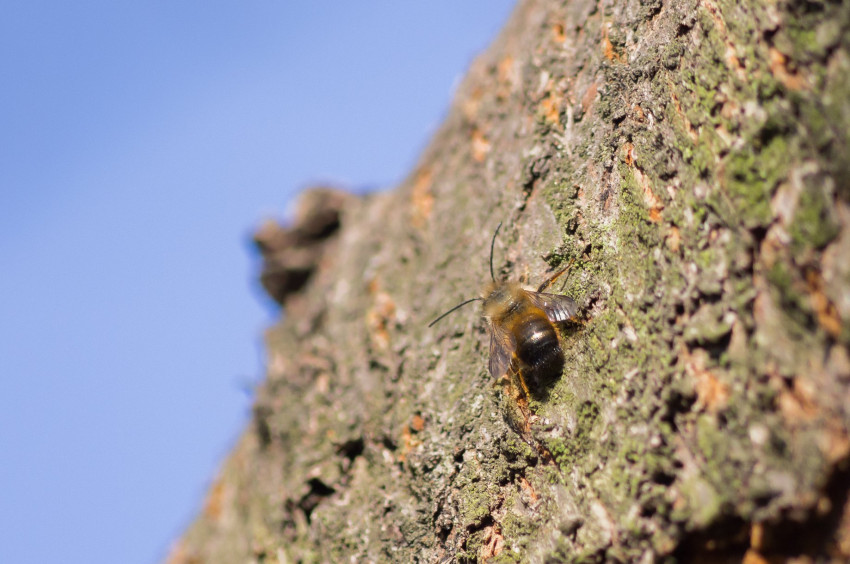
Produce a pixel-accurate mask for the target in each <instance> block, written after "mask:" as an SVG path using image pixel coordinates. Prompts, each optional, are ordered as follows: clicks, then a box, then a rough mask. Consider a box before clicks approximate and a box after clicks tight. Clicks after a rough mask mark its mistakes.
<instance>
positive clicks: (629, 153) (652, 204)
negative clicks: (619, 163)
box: [623, 143, 664, 223]
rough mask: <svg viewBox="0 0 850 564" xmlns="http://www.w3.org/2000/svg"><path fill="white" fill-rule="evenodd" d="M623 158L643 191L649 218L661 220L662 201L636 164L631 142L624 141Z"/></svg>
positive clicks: (655, 220) (646, 176)
mask: <svg viewBox="0 0 850 564" xmlns="http://www.w3.org/2000/svg"><path fill="white" fill-rule="evenodd" d="M623 153H624V155H623V160H624V161H625V163H626V164H627V165H629V167H631V169H632V174H634V177H635V181H636V182H637V184H638V186H639V187H640V189H641V192H643V201H644V203H645V204H646V206H647V207H648V208H649V220H650V221H652V222H653V223H658V222H660V221H661V211H662V210H663V209H664V203H663V202H662V201H661V200H660V199H659V198H658V196H656V195H655V192H654V191H653V190H652V184H651V183H650V180H649V176H648V175H646V174H644V172H643V170H641V168H640V167H639V166H637V165H636V162H637V158H636V157H635V147H634V145H632V144H631V143H626V144H625V145H624V146H623Z"/></svg>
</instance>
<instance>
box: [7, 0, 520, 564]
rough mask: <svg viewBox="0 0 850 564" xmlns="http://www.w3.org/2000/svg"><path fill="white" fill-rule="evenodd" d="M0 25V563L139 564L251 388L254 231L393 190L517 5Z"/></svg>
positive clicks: (499, 0)
mask: <svg viewBox="0 0 850 564" xmlns="http://www.w3.org/2000/svg"><path fill="white" fill-rule="evenodd" d="M2 6H3V9H2V14H3V15H2V17H1V18H0V73H2V83H3V87H2V88H1V89H0V261H2V263H0V264H2V273H0V456H2V463H0V530H2V531H3V538H4V540H3V542H2V543H0V562H49V561H53V562H66V563H76V562H86V563H92V562H94V563H97V562H115V561H118V560H120V561H121V562H126V563H149V562H156V561H159V560H161V559H162V558H164V556H165V555H166V554H167V551H168V547H169V546H170V543H171V542H172V540H174V539H175V538H176V537H177V536H179V534H180V532H181V531H182V530H183V529H184V528H185V526H186V525H187V524H188V523H189V522H190V521H191V519H192V518H193V516H194V514H195V512H196V511H197V510H198V508H199V507H200V504H201V501H202V498H203V494H204V492H205V490H206V487H207V485H208V484H209V482H210V480H211V479H212V477H213V476H214V474H215V472H216V469H217V467H218V465H219V464H220V463H221V461H222V460H223V458H224V457H225V455H226V454H227V452H228V450H229V449H230V447H231V446H232V445H233V443H234V441H235V440H236V437H238V435H239V433H240V431H241V429H242V428H243V427H244V425H245V424H246V423H247V421H248V417H249V412H250V405H251V389H252V387H253V386H254V385H256V384H257V383H258V382H259V381H260V380H261V378H262V373H263V352H262V348H261V343H260V339H261V333H262V331H263V328H264V327H266V326H268V325H269V324H270V323H272V322H273V321H274V319H275V317H276V313H275V312H274V310H273V308H271V307H270V304H269V303H268V301H266V300H265V299H264V298H263V296H262V295H261V294H260V293H259V292H258V290H257V284H256V283H255V279H256V268H257V266H258V265H257V260H256V256H255V255H254V254H253V253H252V251H251V249H250V245H249V243H248V241H249V237H250V234H251V232H252V230H253V229H254V228H255V227H256V226H257V225H259V223H260V222H261V220H262V219H264V218H267V217H286V212H287V210H288V207H289V206H290V203H291V200H292V197H293V195H294V194H295V193H297V191H298V190H299V189H301V188H303V187H304V186H306V185H309V184H311V183H313V182H316V181H323V180H328V181H334V182H337V183H339V184H341V185H343V186H346V187H348V188H350V189H352V190H357V191H363V190H367V189H378V188H388V187H392V186H393V185H394V184H395V183H397V182H398V181H399V180H401V179H402V178H403V177H404V175H405V174H406V173H407V172H408V171H409V169H410V168H411V166H412V165H413V164H414V163H415V161H416V159H417V156H418V154H419V152H420V151H421V150H422V149H423V148H424V146H425V145H426V143H427V141H428V138H429V136H430V135H431V134H432V133H433V132H434V130H435V129H436V127H437V126H438V125H439V123H440V121H441V119H442V117H443V116H444V115H445V112H446V110H447V108H448V104H449V102H450V99H451V95H452V88H453V86H454V85H455V84H456V83H457V81H458V80H460V78H461V77H462V76H463V73H464V71H465V69H466V67H467V66H468V65H469V63H470V62H471V60H472V58H473V57H474V56H475V54H477V53H479V52H480V51H481V50H483V49H484V48H485V47H486V46H487V44H488V43H489V42H490V40H491V39H492V38H493V37H494V36H495V34H496V33H497V32H498V30H499V29H500V28H501V26H502V24H503V23H504V22H505V21H506V19H507V17H508V15H509V13H510V10H511V9H512V7H513V2H512V1H509V0H469V1H462V2H458V1H457V0H454V1H451V0H439V1H432V2H419V3H413V2H410V3H400V2H358V3H354V2H350V3H344V2H329V1H312V2H283V1H277V2H272V1H270V0H262V1H258V0H255V1H249V2H245V1H244V0H243V1H239V2H236V1H233V2H226V1H212V2H210V1H209V0H207V1H204V2H200V1H191V0H187V1H183V2H173V1H172V2H165V1H158V0H149V1H147V2H105V1H101V2H97V1H92V0H88V1H86V0H80V1H78V2H59V1H57V0H42V1H39V0H29V1H28V2H5V3H3V5H2Z"/></svg>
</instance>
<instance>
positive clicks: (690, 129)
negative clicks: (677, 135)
mask: <svg viewBox="0 0 850 564" xmlns="http://www.w3.org/2000/svg"><path fill="white" fill-rule="evenodd" d="M669 86H670V98H672V100H673V108H675V110H676V115H677V116H679V119H681V120H682V124H683V125H684V127H685V131H686V132H687V134H688V137H690V138H691V141H693V142H694V143H696V142H697V141H698V140H699V134H698V133H697V131H696V129H694V126H693V125H691V120H689V119H688V117H687V116H686V115H685V112H683V111H682V104H681V103H680V102H679V98H678V97H677V96H676V94H675V93H674V92H673V83H672V82H670V83H669Z"/></svg>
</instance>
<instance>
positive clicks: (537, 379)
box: [514, 311, 564, 386]
mask: <svg viewBox="0 0 850 564" xmlns="http://www.w3.org/2000/svg"><path fill="white" fill-rule="evenodd" d="M515 327H516V332H515V333H514V337H515V338H516V356H517V358H518V359H519V361H520V369H521V370H522V375H523V377H524V378H525V380H526V383H527V384H528V385H531V386H538V385H542V384H544V383H546V382H548V381H550V380H552V379H554V378H557V377H558V376H560V375H561V372H562V371H563V369H564V353H563V352H562V351H561V345H560V343H559V342H558V334H557V333H556V332H555V328H554V327H553V326H552V323H551V322H550V321H549V320H548V319H547V318H546V316H544V315H543V314H542V312H537V311H532V312H529V313H528V314H526V315H524V316H523V319H522V320H520V322H519V323H517V325H516V326H515Z"/></svg>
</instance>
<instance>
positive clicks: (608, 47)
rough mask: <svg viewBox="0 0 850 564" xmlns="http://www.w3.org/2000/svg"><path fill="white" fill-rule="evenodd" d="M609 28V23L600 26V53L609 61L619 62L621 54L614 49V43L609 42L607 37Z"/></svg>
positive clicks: (621, 58)
mask: <svg viewBox="0 0 850 564" xmlns="http://www.w3.org/2000/svg"><path fill="white" fill-rule="evenodd" d="M610 28H611V24H610V23H609V24H606V25H603V26H602V53H603V54H604V55H605V58H606V59H608V60H609V61H615V62H618V63H621V62H623V56H622V55H621V54H620V53H617V51H615V50H614V44H613V43H611V40H610V39H609V38H608V33H609V29H610Z"/></svg>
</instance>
